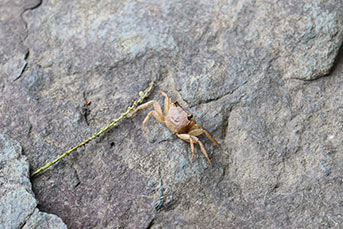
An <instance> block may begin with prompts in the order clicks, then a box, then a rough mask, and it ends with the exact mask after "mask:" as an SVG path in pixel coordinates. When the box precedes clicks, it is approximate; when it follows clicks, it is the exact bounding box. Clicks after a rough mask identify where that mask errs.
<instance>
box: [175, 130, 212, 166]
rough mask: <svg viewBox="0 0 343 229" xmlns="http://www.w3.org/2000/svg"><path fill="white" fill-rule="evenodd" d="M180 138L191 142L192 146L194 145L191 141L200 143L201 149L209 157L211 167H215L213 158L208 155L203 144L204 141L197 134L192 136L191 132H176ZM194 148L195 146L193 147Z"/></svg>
mask: <svg viewBox="0 0 343 229" xmlns="http://www.w3.org/2000/svg"><path fill="white" fill-rule="evenodd" d="M176 135H177V136H178V137H179V138H181V139H182V140H184V141H186V142H190V144H191V147H192V143H191V142H194V143H199V145H200V149H201V152H202V153H203V154H204V156H205V157H206V158H207V160H208V163H209V164H210V166H211V168H212V167H213V165H212V162H211V159H210V157H209V156H208V153H207V151H206V149H205V147H204V145H203V144H202V142H201V141H200V140H199V139H198V138H197V137H195V136H191V135H189V134H176ZM193 149H194V148H193Z"/></svg>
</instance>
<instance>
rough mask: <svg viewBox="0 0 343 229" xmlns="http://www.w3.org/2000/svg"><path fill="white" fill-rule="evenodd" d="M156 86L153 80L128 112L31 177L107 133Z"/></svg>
mask: <svg viewBox="0 0 343 229" xmlns="http://www.w3.org/2000/svg"><path fill="white" fill-rule="evenodd" d="M153 87H154V82H152V83H151V84H150V87H149V88H147V89H146V90H145V92H144V93H143V92H140V93H139V95H140V98H139V99H138V100H137V101H135V102H134V104H133V105H132V106H130V107H128V108H127V110H126V112H125V113H122V114H121V115H120V117H119V118H117V119H115V120H113V122H111V123H110V124H109V125H108V126H106V127H105V128H103V129H101V130H100V131H99V132H97V133H95V134H94V135H93V136H92V137H90V138H88V139H86V140H84V141H83V142H81V143H80V144H79V145H77V146H75V147H73V148H71V149H70V150H68V151H67V152H65V153H64V154H62V155H61V156H59V157H58V158H56V159H55V160H53V161H50V162H49V163H47V164H46V165H44V166H43V167H41V168H39V169H38V170H36V171H35V172H34V173H32V174H31V177H33V176H35V175H37V174H38V173H40V172H42V171H44V170H46V169H47V168H49V167H50V166H51V165H53V164H55V163H56V162H58V161H59V160H61V159H62V158H64V157H66V156H68V155H69V154H70V153H71V152H73V151H75V150H76V149H78V148H80V147H81V146H83V145H85V144H87V143H88V142H90V141H92V140H93V139H94V138H96V137H98V136H100V135H101V134H103V133H105V132H106V131H107V130H108V129H110V128H111V127H113V126H116V125H117V123H118V122H119V121H120V120H122V119H123V118H125V117H126V116H127V115H128V114H129V113H130V112H131V111H133V110H134V109H135V108H136V107H137V106H138V104H140V103H142V102H143V100H144V99H145V98H146V97H148V96H149V94H150V92H151V91H152V89H153Z"/></svg>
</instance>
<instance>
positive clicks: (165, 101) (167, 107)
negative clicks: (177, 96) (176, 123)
mask: <svg viewBox="0 0 343 229" xmlns="http://www.w3.org/2000/svg"><path fill="white" fill-rule="evenodd" d="M160 93H161V95H163V96H164V97H165V98H164V115H167V114H168V111H169V107H170V106H169V105H170V104H171V103H173V102H172V101H171V99H170V98H169V97H168V95H167V94H166V93H164V92H163V91H161V90H160Z"/></svg>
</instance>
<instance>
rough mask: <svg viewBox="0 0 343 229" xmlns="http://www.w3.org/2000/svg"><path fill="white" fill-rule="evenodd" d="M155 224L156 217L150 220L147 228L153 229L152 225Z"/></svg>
mask: <svg viewBox="0 0 343 229" xmlns="http://www.w3.org/2000/svg"><path fill="white" fill-rule="evenodd" d="M154 224H155V218H152V219H151V221H150V222H149V224H148V226H147V227H146V229H151V228H152V226H154Z"/></svg>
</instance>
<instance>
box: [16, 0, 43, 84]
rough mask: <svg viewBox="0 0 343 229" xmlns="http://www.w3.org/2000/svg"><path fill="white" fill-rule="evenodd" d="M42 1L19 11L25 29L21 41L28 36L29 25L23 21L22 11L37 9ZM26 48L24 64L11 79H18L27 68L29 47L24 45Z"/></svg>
mask: <svg viewBox="0 0 343 229" xmlns="http://www.w3.org/2000/svg"><path fill="white" fill-rule="evenodd" d="M42 2H43V0H39V1H38V2H37V4H36V5H33V6H32V7H29V8H25V9H24V10H23V11H22V12H21V14H20V18H21V20H23V23H24V27H25V31H26V34H25V36H24V37H23V39H22V40H21V42H22V43H24V42H25V41H26V39H27V37H28V36H29V26H28V23H27V21H25V19H24V17H23V15H24V13H26V12H27V11H29V10H35V9H37V8H38V7H40V6H41V5H42ZM26 48H27V51H26V53H25V57H24V61H25V63H24V65H23V66H22V69H21V71H20V73H19V74H18V75H17V77H16V78H15V79H14V80H13V81H17V80H18V79H20V78H21V76H22V75H23V74H24V72H25V71H26V69H27V66H28V62H27V60H28V58H29V55H30V49H29V47H26Z"/></svg>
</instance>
